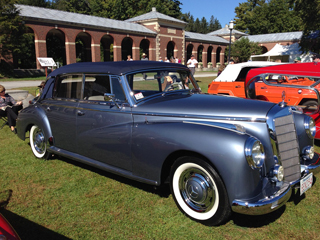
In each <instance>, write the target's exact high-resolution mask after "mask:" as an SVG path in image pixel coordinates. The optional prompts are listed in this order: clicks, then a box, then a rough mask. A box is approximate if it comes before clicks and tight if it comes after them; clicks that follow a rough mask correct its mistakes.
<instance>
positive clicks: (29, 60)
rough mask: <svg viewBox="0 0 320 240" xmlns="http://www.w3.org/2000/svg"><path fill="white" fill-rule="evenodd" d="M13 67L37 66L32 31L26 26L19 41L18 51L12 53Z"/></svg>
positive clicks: (27, 67) (29, 67)
mask: <svg viewBox="0 0 320 240" xmlns="http://www.w3.org/2000/svg"><path fill="white" fill-rule="evenodd" d="M13 67H14V68H20V69H34V68H37V63H36V50H35V44H34V31H33V29H31V28H29V27H27V28H26V33H25V34H23V37H22V38H21V41H20V53H14V54H13Z"/></svg>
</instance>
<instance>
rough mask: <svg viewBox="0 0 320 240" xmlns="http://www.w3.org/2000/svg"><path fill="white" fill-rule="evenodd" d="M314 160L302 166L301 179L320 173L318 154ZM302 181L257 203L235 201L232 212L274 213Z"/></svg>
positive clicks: (250, 213) (285, 186)
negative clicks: (310, 174)
mask: <svg viewBox="0 0 320 240" xmlns="http://www.w3.org/2000/svg"><path fill="white" fill-rule="evenodd" d="M315 155H316V156H315V157H314V158H313V159H312V160H308V161H304V162H303V164H301V178H303V177H305V176H307V175H308V174H309V173H310V172H312V173H318V172H319V171H320V157H319V154H318V153H316V154H315ZM301 178H300V179H298V180H297V181H295V182H291V183H290V184H289V183H286V184H285V185H283V186H282V188H281V189H280V190H279V191H278V192H277V193H275V194H274V195H272V196H269V197H266V198H264V199H260V200H258V201H256V202H247V201H243V200H238V199H236V200H234V201H233V202H232V205H231V208H232V211H234V212H237V213H241V214H247V215H263V214H267V213H270V212H273V211H275V210H277V209H278V208H280V207H281V206H283V205H284V204H285V203H286V202H287V201H288V200H289V198H290V197H291V193H292V189H293V188H299V187H300V185H299V183H300V180H301Z"/></svg>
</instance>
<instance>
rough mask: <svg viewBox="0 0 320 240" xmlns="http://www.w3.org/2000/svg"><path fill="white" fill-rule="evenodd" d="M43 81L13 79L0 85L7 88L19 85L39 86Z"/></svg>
mask: <svg viewBox="0 0 320 240" xmlns="http://www.w3.org/2000/svg"><path fill="white" fill-rule="evenodd" d="M41 82H42V81H12V82H0V85H2V86H4V87H5V88H6V89H12V88H19V87H36V86H39V85H40V83H41Z"/></svg>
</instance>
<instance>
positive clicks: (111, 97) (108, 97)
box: [104, 93, 120, 108]
mask: <svg viewBox="0 0 320 240" xmlns="http://www.w3.org/2000/svg"><path fill="white" fill-rule="evenodd" d="M115 98H116V95H115V94H112V93H105V94H104V101H106V102H113V103H114V104H115V105H116V106H117V108H120V106H119V104H118V103H117V102H116V100H115Z"/></svg>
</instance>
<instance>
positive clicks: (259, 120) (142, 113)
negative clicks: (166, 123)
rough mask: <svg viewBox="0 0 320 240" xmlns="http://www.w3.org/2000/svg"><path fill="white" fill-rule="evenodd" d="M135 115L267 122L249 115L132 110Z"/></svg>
mask: <svg viewBox="0 0 320 240" xmlns="http://www.w3.org/2000/svg"><path fill="white" fill-rule="evenodd" d="M132 114H133V115H143V116H152V117H175V118H195V119H198V118H199V119H210V120H216V121H237V122H261V123H265V122H266V121H267V120H266V119H265V118H255V117H252V118H249V117H223V116H207V115H188V114H173V113H172V114H167V113H156V112H149V113H145V112H132Z"/></svg>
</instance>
